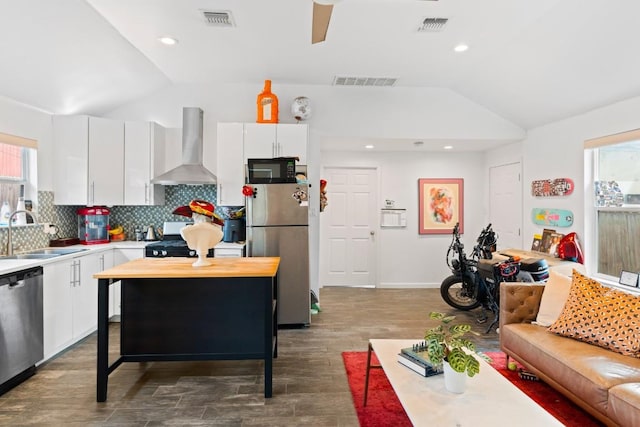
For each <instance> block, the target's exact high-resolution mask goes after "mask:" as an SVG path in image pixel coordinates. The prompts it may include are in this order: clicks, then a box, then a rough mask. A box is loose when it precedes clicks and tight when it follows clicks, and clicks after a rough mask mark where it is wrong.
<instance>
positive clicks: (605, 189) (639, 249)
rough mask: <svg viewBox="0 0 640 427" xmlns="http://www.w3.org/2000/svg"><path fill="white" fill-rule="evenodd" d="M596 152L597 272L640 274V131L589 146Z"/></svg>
mask: <svg viewBox="0 0 640 427" xmlns="http://www.w3.org/2000/svg"><path fill="white" fill-rule="evenodd" d="M585 148H586V149H590V150H593V156H592V158H593V178H594V185H593V188H594V194H593V206H594V210H595V227H596V233H595V237H596V240H597V241H596V245H595V247H596V260H597V272H598V273H600V274H604V275H608V276H613V277H614V278H616V279H617V278H618V277H620V273H621V272H622V271H623V270H625V271H632V272H640V167H639V165H640V130H635V131H630V132H624V133H622V134H616V135H611V136H607V137H603V138H597V139H594V140H589V141H586V142H585Z"/></svg>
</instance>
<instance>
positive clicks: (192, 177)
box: [151, 107, 218, 185]
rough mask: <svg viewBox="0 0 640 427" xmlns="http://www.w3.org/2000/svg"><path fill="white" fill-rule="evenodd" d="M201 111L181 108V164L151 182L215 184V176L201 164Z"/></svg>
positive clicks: (165, 183)
mask: <svg viewBox="0 0 640 427" xmlns="http://www.w3.org/2000/svg"><path fill="white" fill-rule="evenodd" d="M203 116H204V114H203V112H202V110H201V109H200V108H197V107H184V108H183V109H182V164H181V165H180V166H178V167H175V168H173V169H171V170H170V171H168V172H165V173H163V174H162V175H159V176H157V177H155V178H153V179H152V180H151V183H152V184H162V185H178V184H189V185H198V184H215V183H216V182H217V180H218V179H217V178H216V176H215V175H214V174H212V173H211V172H210V171H209V170H208V169H207V168H205V167H204V166H203V165H202V150H203V141H202V135H203V127H202V122H203Z"/></svg>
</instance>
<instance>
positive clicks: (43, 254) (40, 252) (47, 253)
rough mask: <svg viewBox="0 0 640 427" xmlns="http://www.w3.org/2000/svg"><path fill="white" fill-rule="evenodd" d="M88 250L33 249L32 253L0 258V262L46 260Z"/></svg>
mask: <svg viewBox="0 0 640 427" xmlns="http://www.w3.org/2000/svg"><path fill="white" fill-rule="evenodd" d="M86 250H88V249H86V248H46V249H35V250H33V251H29V252H25V253H23V254H16V255H8V256H3V257H0V260H3V259H47V258H54V257H57V256H61V255H69V254H75V253H77V252H83V251H86Z"/></svg>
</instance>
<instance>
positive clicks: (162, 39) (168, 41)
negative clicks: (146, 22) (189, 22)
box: [158, 37, 178, 46]
mask: <svg viewBox="0 0 640 427" xmlns="http://www.w3.org/2000/svg"><path fill="white" fill-rule="evenodd" d="M158 40H159V41H160V43H162V44H166V45H167V46H173V45H174V44H178V39H174V38H173V37H160V38H159V39H158Z"/></svg>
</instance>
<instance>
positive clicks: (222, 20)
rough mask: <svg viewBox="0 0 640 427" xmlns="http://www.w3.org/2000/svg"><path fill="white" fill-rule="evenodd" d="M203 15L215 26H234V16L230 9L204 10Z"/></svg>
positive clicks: (206, 20) (205, 19) (207, 21)
mask: <svg viewBox="0 0 640 427" xmlns="http://www.w3.org/2000/svg"><path fill="white" fill-rule="evenodd" d="M202 16H204V21H205V22H206V24H207V25H211V26H213V27H233V26H234V22H233V16H232V15H231V11H229V10H215V11H214V10H203V11H202Z"/></svg>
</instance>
